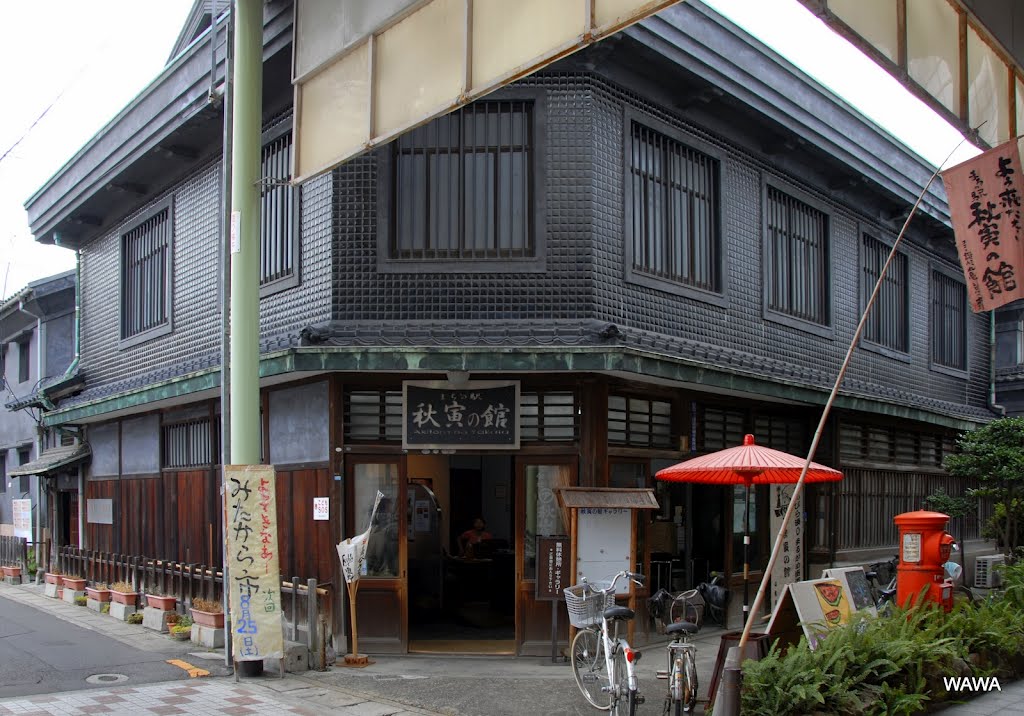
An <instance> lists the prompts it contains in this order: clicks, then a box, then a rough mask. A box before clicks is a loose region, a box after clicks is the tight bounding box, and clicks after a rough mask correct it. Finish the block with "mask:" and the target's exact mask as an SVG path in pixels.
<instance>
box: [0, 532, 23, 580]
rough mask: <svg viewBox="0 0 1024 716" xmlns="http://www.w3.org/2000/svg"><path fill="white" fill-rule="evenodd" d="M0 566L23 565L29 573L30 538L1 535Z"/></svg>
mask: <svg viewBox="0 0 1024 716" xmlns="http://www.w3.org/2000/svg"><path fill="white" fill-rule="evenodd" d="M0 566H4V567H21V573H22V574H25V575H27V574H28V540H26V539H25V538H24V537H0Z"/></svg>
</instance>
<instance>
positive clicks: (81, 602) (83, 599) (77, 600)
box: [75, 597, 89, 607]
mask: <svg viewBox="0 0 1024 716" xmlns="http://www.w3.org/2000/svg"><path fill="white" fill-rule="evenodd" d="M88 603H89V598H88V597H75V604H77V605H78V606H80V607H84V606H85V605H86V604H88Z"/></svg>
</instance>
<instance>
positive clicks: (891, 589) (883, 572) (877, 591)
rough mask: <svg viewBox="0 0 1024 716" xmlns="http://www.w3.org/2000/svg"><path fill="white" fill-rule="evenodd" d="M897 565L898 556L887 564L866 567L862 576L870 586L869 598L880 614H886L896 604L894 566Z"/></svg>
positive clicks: (881, 563)
mask: <svg viewBox="0 0 1024 716" xmlns="http://www.w3.org/2000/svg"><path fill="white" fill-rule="evenodd" d="M898 564H899V557H898V556H896V557H893V558H892V559H890V560H889V561H887V562H875V563H874V564H872V565H869V566H868V571H867V572H866V573H865V574H864V576H865V577H867V580H868V583H869V584H870V586H871V597H872V599H874V601H875V609H876V610H878V612H879V613H880V614H887V613H888V611H889V609H890V608H891V607H892V605H893V604H895V602H896V566H897V565H898ZM883 582H884V583H885V584H886V586H885V587H882V583H883Z"/></svg>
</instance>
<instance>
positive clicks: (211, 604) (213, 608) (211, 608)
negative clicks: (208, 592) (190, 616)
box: [192, 598, 223, 614]
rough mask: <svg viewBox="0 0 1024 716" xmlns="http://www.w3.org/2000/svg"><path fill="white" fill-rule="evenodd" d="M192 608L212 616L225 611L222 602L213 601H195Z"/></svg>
mask: <svg viewBox="0 0 1024 716" xmlns="http://www.w3.org/2000/svg"><path fill="white" fill-rule="evenodd" d="M192 608H193V609H197V610H199V611H201V612H209V613H210V614H220V613H221V612H222V611H223V607H222V606H221V603H220V602H216V601H214V600H212V599H202V598H200V599H193V600H192Z"/></svg>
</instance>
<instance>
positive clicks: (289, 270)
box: [260, 128, 299, 286]
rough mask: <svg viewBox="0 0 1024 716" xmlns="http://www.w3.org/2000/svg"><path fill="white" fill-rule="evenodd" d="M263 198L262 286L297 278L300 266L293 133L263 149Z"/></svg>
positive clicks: (268, 143)
mask: <svg viewBox="0 0 1024 716" xmlns="http://www.w3.org/2000/svg"><path fill="white" fill-rule="evenodd" d="M261 164H262V177H263V180H264V185H263V188H262V191H261V196H260V286H266V285H268V284H272V283H277V282H282V281H284V280H285V279H288V278H290V277H293V276H296V268H297V264H298V243H299V242H298V234H299V230H298V222H299V211H298V209H299V207H298V192H299V189H298V187H293V186H292V185H291V184H289V183H287V182H288V180H289V179H291V164H292V133H291V131H290V128H287V131H285V132H284V133H283V134H280V135H279V136H277V137H275V138H274V139H271V140H270V141H269V142H267V143H266V144H265V145H263V152H262V160H261Z"/></svg>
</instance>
